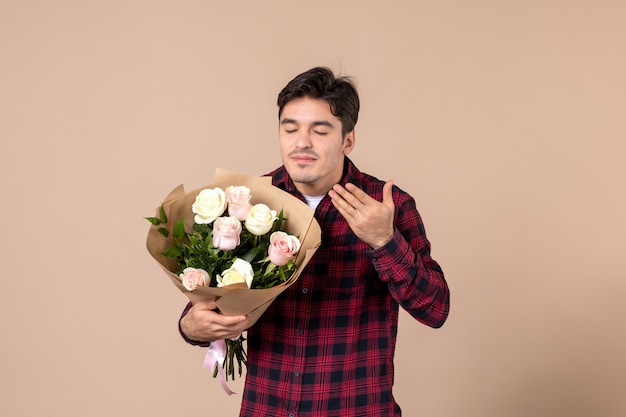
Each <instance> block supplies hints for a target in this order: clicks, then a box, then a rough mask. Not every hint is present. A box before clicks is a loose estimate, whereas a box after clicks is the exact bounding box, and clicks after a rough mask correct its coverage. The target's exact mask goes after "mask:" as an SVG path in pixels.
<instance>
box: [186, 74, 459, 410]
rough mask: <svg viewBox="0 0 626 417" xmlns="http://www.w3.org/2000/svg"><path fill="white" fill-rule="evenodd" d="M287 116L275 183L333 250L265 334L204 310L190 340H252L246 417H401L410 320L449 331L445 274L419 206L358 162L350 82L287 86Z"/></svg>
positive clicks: (190, 323) (189, 318)
mask: <svg viewBox="0 0 626 417" xmlns="http://www.w3.org/2000/svg"><path fill="white" fill-rule="evenodd" d="M278 106H279V112H278V116H279V131H280V133H279V138H280V150H281V155H282V160H283V166H281V167H280V168H278V169H276V170H274V171H273V172H271V173H270V174H269V175H271V177H272V182H273V184H274V185H275V186H277V187H279V188H281V189H283V190H285V191H287V192H289V193H291V194H293V195H295V196H297V197H298V198H300V199H302V200H304V201H306V202H307V203H308V204H309V205H310V206H311V207H313V208H314V209H315V217H316V219H317V220H318V222H319V223H320V226H321V228H322V244H321V246H320V248H319V249H318V251H317V252H316V254H315V256H314V257H313V259H312V260H311V261H310V263H309V265H307V267H306V268H305V270H304V271H303V273H302V274H301V276H300V278H299V279H298V280H297V281H296V283H295V284H293V285H292V286H291V287H290V288H289V289H288V290H286V291H285V292H283V293H282V294H281V295H280V296H279V297H278V298H277V299H276V300H275V301H274V302H273V303H272V305H271V306H270V307H269V308H268V310H267V311H266V312H265V313H264V314H263V315H262V317H261V318H260V319H259V320H258V321H257V323H256V324H255V325H254V326H252V327H250V328H249V329H248V327H249V323H248V322H247V319H246V317H244V316H241V317H232V316H230V317H228V316H223V315H220V314H218V313H216V312H215V311H214V310H215V304H214V303H212V302H209V303H196V304H195V305H193V306H190V305H188V306H187V308H186V309H185V311H184V313H183V316H182V318H181V321H180V330H181V333H182V335H183V337H184V338H185V339H186V340H187V341H188V342H190V343H193V344H201V345H204V346H206V345H208V343H210V342H211V341H214V340H218V339H224V338H227V337H228V338H230V337H236V336H237V335H239V334H240V333H241V332H242V331H244V330H246V329H248V334H247V337H248V348H247V351H248V372H247V376H246V385H245V390H244V393H243V400H242V406H241V414H240V415H241V416H242V417H252V416H254V417H263V416H267V417H270V416H271V417H278V416H285V417H287V416H289V417H295V416H299V417H304V416H311V417H312V416H315V417H321V416H338V417H339V416H340V417H356V416H400V415H401V412H400V407H399V406H398V404H397V403H396V402H395V400H394V397H393V394H392V385H393V380H394V377H393V376H394V363H393V357H394V351H395V344H396V335H397V327H398V309H399V306H402V308H404V309H405V310H406V311H407V312H408V313H409V314H411V316H413V317H414V318H415V319H417V320H418V321H420V322H422V323H424V324H426V325H428V326H431V327H435V328H437V327H440V326H441V325H443V323H444V321H445V320H446V318H447V316H448V310H449V290H448V286H447V284H446V282H445V280H444V277H443V272H442V270H441V268H440V267H439V265H438V264H437V263H436V262H435V261H434V260H433V259H432V258H431V256H430V243H429V241H428V240H427V238H426V234H425V231H424V226H423V224H422V220H421V218H420V215H419V213H418V212H417V210H416V207H415V201H414V200H413V198H412V197H411V196H410V195H408V194H407V193H405V192H403V191H402V190H400V189H399V188H397V187H395V186H394V185H393V184H392V182H391V181H388V182H383V181H379V180H378V179H376V178H374V177H372V176H369V175H367V174H364V173H362V172H360V171H359V170H358V169H357V168H356V166H355V165H354V164H353V163H352V161H351V160H350V159H348V157H347V155H348V154H349V153H350V152H351V151H352V149H354V146H355V140H356V138H355V132H354V127H355V124H356V122H357V118H358V112H359V98H358V94H357V91H356V89H355V87H354V86H353V84H352V82H351V81H350V79H349V78H346V77H335V76H334V74H333V73H332V71H330V70H329V69H327V68H313V69H311V70H309V71H306V72H304V73H302V74H300V75H298V76H297V77H296V78H294V79H293V80H292V81H290V82H289V83H288V84H287V86H285V88H284V89H283V90H282V91H281V92H280V94H279V96H278Z"/></svg>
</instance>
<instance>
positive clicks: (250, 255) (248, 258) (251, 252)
mask: <svg viewBox="0 0 626 417" xmlns="http://www.w3.org/2000/svg"><path fill="white" fill-rule="evenodd" d="M258 253H259V248H258V246H255V247H253V248H252V249H250V250H249V251H248V252H246V253H245V254H243V256H241V259H243V260H244V261H248V262H250V263H251V262H252V261H253V260H254V258H255V257H256V255H257V254H258Z"/></svg>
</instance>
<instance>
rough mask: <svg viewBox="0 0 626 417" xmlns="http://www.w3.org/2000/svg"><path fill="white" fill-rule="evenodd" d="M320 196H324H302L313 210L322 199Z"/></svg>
mask: <svg viewBox="0 0 626 417" xmlns="http://www.w3.org/2000/svg"><path fill="white" fill-rule="evenodd" d="M322 198H324V196H323V195H320V196H316V197H311V196H308V195H305V196H304V199H305V200H306V203H307V204H308V205H309V207H311V208H312V209H313V210H315V209H316V208H317V205H318V204H319V203H320V201H322Z"/></svg>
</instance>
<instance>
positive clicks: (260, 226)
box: [244, 204, 276, 236]
mask: <svg viewBox="0 0 626 417" xmlns="http://www.w3.org/2000/svg"><path fill="white" fill-rule="evenodd" d="M275 220H276V210H270V208H269V207H268V206H266V205H265V204H255V205H254V206H252V208H251V209H250V212H248V216H247V217H246V221H245V223H244V224H245V225H246V229H248V231H250V233H252V234H253V235H257V236H261V235H264V234H266V233H267V232H269V231H270V229H271V228H272V225H273V224H274V221H275Z"/></svg>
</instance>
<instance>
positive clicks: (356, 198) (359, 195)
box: [331, 184, 368, 208]
mask: <svg viewBox="0 0 626 417" xmlns="http://www.w3.org/2000/svg"><path fill="white" fill-rule="evenodd" d="M346 187H349V188H350V189H348V188H345V187H342V186H341V185H339V184H335V185H334V186H333V190H332V191H334V192H335V193H336V194H337V195H338V196H340V197H341V199H343V200H344V201H345V202H346V203H347V204H348V205H350V206H351V207H354V208H358V207H360V206H361V205H363V204H364V199H365V198H367V197H368V195H367V194H365V192H364V191H363V190H360V189H359V188H357V187H356V186H354V185H352V184H346ZM331 197H332V194H331Z"/></svg>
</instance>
